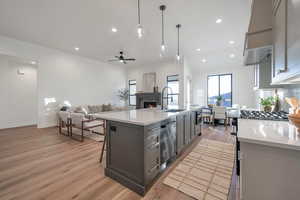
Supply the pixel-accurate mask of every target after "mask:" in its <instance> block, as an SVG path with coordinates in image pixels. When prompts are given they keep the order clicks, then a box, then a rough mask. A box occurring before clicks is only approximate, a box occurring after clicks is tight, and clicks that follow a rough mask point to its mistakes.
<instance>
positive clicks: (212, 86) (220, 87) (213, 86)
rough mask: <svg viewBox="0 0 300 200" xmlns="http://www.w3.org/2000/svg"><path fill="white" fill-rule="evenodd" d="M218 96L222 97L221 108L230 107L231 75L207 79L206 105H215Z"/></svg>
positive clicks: (214, 76) (211, 76)
mask: <svg viewBox="0 0 300 200" xmlns="http://www.w3.org/2000/svg"><path fill="white" fill-rule="evenodd" d="M219 96H221V97H222V103H221V105H222V106H226V107H230V106H232V74H220V75H209V76H208V77H207V104H216V102H217V97H219Z"/></svg>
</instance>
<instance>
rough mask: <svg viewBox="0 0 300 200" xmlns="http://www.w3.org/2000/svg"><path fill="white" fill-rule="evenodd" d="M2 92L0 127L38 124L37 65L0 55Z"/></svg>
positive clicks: (0, 90)
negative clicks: (20, 73)
mask: <svg viewBox="0 0 300 200" xmlns="http://www.w3.org/2000/svg"><path fill="white" fill-rule="evenodd" d="M18 70H22V72H24V75H18V74H17V71H18ZM0 92H1V98H0V108H1V115H0V129H4V128H12V127H18V126H28V125H35V124H37V68H36V67H34V66H30V65H26V64H23V63H20V62H18V61H16V60H14V59H13V58H11V57H7V56H3V55H0Z"/></svg>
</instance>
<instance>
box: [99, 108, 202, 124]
mask: <svg viewBox="0 0 300 200" xmlns="http://www.w3.org/2000/svg"><path fill="white" fill-rule="evenodd" d="M173 108H174V107H173ZM173 108H169V109H173ZM174 109H175V108H174ZM198 109H200V107H192V106H187V107H185V110H184V111H181V112H175V113H174V112H165V111H162V110H160V109H156V108H154V109H139V110H127V111H119V112H108V113H101V114H95V115H94V116H95V117H96V118H99V119H104V120H111V121H117V122H124V123H130V124H135V125H141V126H147V125H150V124H154V123H157V122H160V121H163V120H165V119H168V118H170V117H172V116H176V115H178V114H181V113H184V112H188V111H193V110H198Z"/></svg>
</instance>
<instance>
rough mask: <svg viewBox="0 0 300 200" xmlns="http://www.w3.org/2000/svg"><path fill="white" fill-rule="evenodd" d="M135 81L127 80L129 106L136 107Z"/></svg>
mask: <svg viewBox="0 0 300 200" xmlns="http://www.w3.org/2000/svg"><path fill="white" fill-rule="evenodd" d="M135 93H136V80H129V105H130V106H135V105H136V96H135Z"/></svg>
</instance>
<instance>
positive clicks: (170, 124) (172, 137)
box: [160, 117, 176, 165]
mask: <svg viewBox="0 0 300 200" xmlns="http://www.w3.org/2000/svg"><path fill="white" fill-rule="evenodd" d="M160 128H161V129H160V160H161V165H163V164H165V163H167V162H168V161H170V160H171V159H172V158H174V157H175V156H176V118H175V117H174V118H170V119H168V120H165V121H163V122H162V123H161V127H160Z"/></svg>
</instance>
